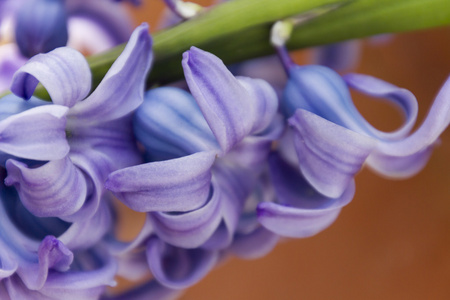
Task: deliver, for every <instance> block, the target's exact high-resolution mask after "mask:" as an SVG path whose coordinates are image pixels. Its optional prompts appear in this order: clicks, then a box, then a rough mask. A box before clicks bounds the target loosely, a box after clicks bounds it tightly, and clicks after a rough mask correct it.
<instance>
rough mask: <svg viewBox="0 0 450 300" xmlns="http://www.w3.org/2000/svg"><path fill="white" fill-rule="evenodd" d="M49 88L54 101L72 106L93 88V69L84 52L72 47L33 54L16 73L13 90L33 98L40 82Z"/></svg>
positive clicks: (18, 94)
mask: <svg viewBox="0 0 450 300" xmlns="http://www.w3.org/2000/svg"><path fill="white" fill-rule="evenodd" d="M38 82H41V83H42V85H43V86H44V87H45V88H46V89H47V91H48V93H49V94H50V97H51V98H52V101H53V103H55V104H59V105H63V106H67V107H72V106H74V105H75V103H77V102H78V101H80V100H82V99H84V98H85V97H86V96H87V95H88V93H89V91H90V89H91V70H90V68H89V65H88V63H87V62H86V59H85V58H84V56H83V55H82V54H81V53H79V52H78V51H76V50H74V49H71V48H66V47H64V48H57V49H55V50H53V51H51V52H49V53H46V54H39V55H36V56H34V57H32V58H31V59H30V60H29V61H28V62H27V63H26V64H25V65H24V66H23V67H21V68H20V69H19V70H18V71H17V72H16V73H15V74H14V77H13V81H12V85H11V91H12V92H13V93H14V94H16V95H17V96H19V97H22V98H24V99H30V98H31V96H32V95H33V92H34V90H35V88H36V86H37V84H38Z"/></svg>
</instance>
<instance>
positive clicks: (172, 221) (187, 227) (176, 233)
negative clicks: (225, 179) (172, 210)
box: [151, 188, 223, 248]
mask: <svg viewBox="0 0 450 300" xmlns="http://www.w3.org/2000/svg"><path fill="white" fill-rule="evenodd" d="M221 201H223V199H221V190H220V189H217V190H216V189H214V188H212V189H211V196H210V199H209V200H208V201H207V202H206V204H205V205H203V206H202V207H200V208H198V209H195V210H193V211H189V212H185V213H182V214H169V213H162V212H154V213H151V220H152V223H153V226H154V229H155V233H156V234H157V235H158V237H159V238H160V239H161V240H163V241H165V242H166V243H169V244H171V245H173V246H176V247H181V248H197V247H199V246H200V245H202V244H203V243H204V242H205V241H206V240H207V239H208V238H209V237H210V236H211V235H212V234H213V232H214V231H215V230H216V228H217V226H219V223H220V221H221V220H222V214H221V206H220V204H221Z"/></svg>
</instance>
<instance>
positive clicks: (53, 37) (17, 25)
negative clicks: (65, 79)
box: [0, 0, 132, 91]
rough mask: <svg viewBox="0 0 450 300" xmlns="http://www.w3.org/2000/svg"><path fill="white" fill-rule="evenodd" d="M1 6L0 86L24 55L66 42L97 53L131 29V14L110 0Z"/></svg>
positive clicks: (23, 1)
mask: <svg viewBox="0 0 450 300" xmlns="http://www.w3.org/2000/svg"><path fill="white" fill-rule="evenodd" d="M0 10H1V12H0V44H1V45H0V91H5V90H7V89H8V88H9V86H10V84H11V80H12V75H13V74H14V73H15V72H16V71H17V70H18V69H19V68H20V67H21V66H22V65H24V64H25V62H26V60H27V58H28V57H31V56H33V55H35V54H37V53H45V52H48V51H50V50H53V49H54V48H56V47H60V46H65V45H66V44H67V45H68V46H69V47H72V48H74V49H77V50H79V51H82V52H83V53H84V54H95V53H98V52H101V51H105V50H107V49H109V48H111V47H113V46H116V45H118V44H120V43H124V42H126V41H127V40H128V38H129V36H130V34H131V32H132V24H131V20H130V17H129V15H128V14H127V13H126V11H125V10H124V9H123V7H122V6H121V5H117V4H115V3H113V2H111V1H89V0H67V1H60V0H57V1H55V0H30V1H28V0H14V1H11V0H6V1H3V2H2V6H1V9H0ZM117 20H121V21H120V22H117ZM86 32H89V34H86ZM14 41H15V42H14Z"/></svg>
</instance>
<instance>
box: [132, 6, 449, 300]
mask: <svg viewBox="0 0 450 300" xmlns="http://www.w3.org/2000/svg"><path fill="white" fill-rule="evenodd" d="M144 2H146V4H145V5H144V6H143V7H141V8H140V9H139V10H138V11H137V12H134V14H135V16H136V22H137V23H140V22H142V21H148V22H149V23H150V24H151V27H152V28H155V27H156V24H157V20H158V18H159V17H158V16H159V14H160V11H161V9H162V7H163V5H162V1H153V0H147V1H144ZM204 2H205V1H203V3H204ZM304 58H305V54H302V53H300V54H298V56H297V59H298V60H299V61H302V60H304ZM355 71H356V72H359V73H365V74H370V75H373V76H376V77H379V78H382V79H384V80H386V81H389V82H391V83H393V84H395V85H398V86H401V87H405V88H407V89H409V90H411V91H412V92H413V93H414V94H415V95H416V97H417V99H418V101H419V109H420V115H419V120H422V119H423V116H424V115H425V113H426V112H427V111H428V108H429V107H430V104H431V102H432V100H433V99H434V96H435V95H436V93H437V91H438V89H439V87H440V86H441V85H442V83H443V82H444V80H445V78H446V77H447V76H448V75H449V73H450V29H448V28H441V29H433V30H428V31H421V32H416V33H407V34H400V35H397V36H396V37H395V38H394V39H393V40H392V41H390V42H389V43H387V44H385V45H373V44H371V43H368V42H364V43H363V45H362V58H361V61H360V63H359V65H358V66H357V68H356V69H355ZM355 97H356V101H357V106H358V107H359V108H360V110H361V112H362V113H363V114H364V115H365V116H366V117H367V118H368V119H369V120H370V121H372V122H373V123H374V124H375V125H377V126H378V127H379V128H381V129H395V126H397V125H398V124H399V123H400V117H399V115H398V114H397V113H396V111H395V110H394V109H392V108H390V107H389V106H386V105H384V104H379V103H376V102H371V101H365V100H366V98H364V97H360V96H359V95H355ZM441 141H442V143H441V144H440V146H439V147H437V148H436V150H435V152H434V154H433V156H432V158H431V161H430V162H429V164H428V165H427V167H426V168H425V169H424V170H423V171H422V172H421V173H420V174H418V175H417V176H415V177H413V178H411V179H408V180H402V181H390V180H386V179H383V178H380V177H378V176H377V175H375V174H373V173H371V172H370V170H367V169H364V170H363V171H362V172H361V173H360V174H358V176H357V178H356V183H357V191H356V196H355V198H354V199H353V201H352V202H351V203H350V204H349V205H348V206H347V207H345V208H344V209H343V211H342V213H341V215H340V216H339V218H338V220H337V221H336V222H335V224H333V225H332V226H331V227H330V228H328V229H327V230H325V231H324V232H322V233H320V234H318V235H317V236H315V237H312V238H308V239H301V240H286V241H285V242H283V243H280V244H279V245H278V246H277V247H276V248H275V249H274V251H272V253H270V254H269V255H267V256H266V257H264V258H262V259H258V260H253V261H244V260H238V259H231V260H230V261H228V262H227V263H226V264H224V265H222V266H220V267H218V268H216V269H215V270H214V271H213V272H211V273H210V274H209V275H208V276H207V277H206V278H205V279H204V280H203V281H202V282H200V283H199V284H197V285H196V286H194V287H192V288H190V289H189V290H188V291H186V293H185V294H184V295H183V297H182V299H184V300H190V299H200V300H201V299H216V300H220V299H450V130H448V131H447V132H445V133H444V134H443V135H442V139H441Z"/></svg>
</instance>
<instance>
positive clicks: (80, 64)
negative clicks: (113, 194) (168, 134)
mask: <svg viewBox="0 0 450 300" xmlns="http://www.w3.org/2000/svg"><path fill="white" fill-rule="evenodd" d="M147 31H148V26H147V25H146V24H143V25H141V26H140V27H138V28H137V29H136V30H135V31H134V33H133V35H132V36H131V38H130V41H129V43H128V44H127V47H126V48H125V50H124V51H123V53H122V54H121V56H120V57H119V58H118V59H117V60H116V62H115V63H114V64H113V66H112V67H111V69H110V70H109V71H108V73H107V75H106V76H105V77H104V79H103V80H102V82H101V83H100V85H99V86H98V87H97V88H96V89H95V90H94V91H93V92H92V93H91V94H90V95H89V96H88V97H86V96H87V95H88V93H89V91H90V88H91V78H90V70H89V66H88V64H87V62H86V60H85V59H84V57H83V56H82V55H81V54H80V53H79V52H77V51H75V50H73V49H70V48H58V49H55V50H54V51H52V52H50V53H48V54H46V55H38V56H35V57H33V58H32V59H30V60H29V61H28V62H27V63H26V64H25V65H24V66H23V67H22V68H21V69H19V71H17V72H16V74H15V76H14V79H13V85H12V86H11V90H12V91H13V93H15V94H16V95H17V96H19V97H22V98H24V99H29V98H30V97H31V96H32V93H33V91H34V89H35V88H36V85H37V83H38V82H39V81H40V82H41V83H42V85H43V86H44V87H46V89H47V91H48V92H49V94H50V97H51V99H52V101H53V103H54V104H56V105H61V106H65V107H68V108H69V109H68V112H67V116H66V118H67V125H66V128H65V131H66V133H67V141H68V143H69V145H70V151H69V153H68V155H67V156H66V157H63V158H62V159H60V160H51V161H49V162H48V163H45V164H44V165H42V166H40V167H37V168H36V167H35V168H32V169H31V168H29V167H28V166H27V165H26V164H24V163H21V162H19V161H16V160H13V159H11V160H8V161H7V162H6V168H7V170H8V178H7V179H6V182H7V184H8V185H14V186H15V187H16V188H17V190H18V191H19V194H20V195H21V198H22V202H24V205H25V206H26V207H27V208H28V209H30V211H31V212H32V213H33V214H35V215H36V216H40V217H63V218H65V219H73V218H75V219H78V218H83V216H84V214H85V213H86V214H87V215H90V214H92V213H94V212H95V211H96V208H97V207H98V205H99V201H100V197H101V194H102V190H103V182H104V180H105V179H106V176H107V174H108V173H110V172H112V171H113V170H115V169H118V168H122V167H125V166H129V165H133V164H136V163H139V162H140V155H139V153H138V152H137V150H136V148H135V144H134V139H133V136H132V133H131V130H132V128H131V115H130V113H131V112H132V111H133V110H134V109H135V108H136V107H138V106H139V105H140V104H141V103H142V101H143V88H144V80H145V75H146V73H147V71H148V69H149V66H150V62H151V57H152V56H151V40H150V37H149V35H148V32H147ZM44 66H47V67H44ZM67 70H71V71H70V72H68V71H67ZM122 78H129V79H130V81H123V80H122ZM85 98H86V99H85ZM60 174H65V176H61V175H60ZM61 180H64V181H61ZM50 182H53V183H54V184H55V186H56V187H59V190H56V191H52V190H40V188H41V187H42V185H46V184H49V183H50ZM63 183H64V184H63ZM89 190H92V191H91V193H88V191H89ZM86 196H89V197H92V198H91V199H88V200H86ZM43 199H46V201H48V204H49V205H48V206H44V207H43V206H42V205H41V204H40V203H41V202H40V201H43ZM50 203H52V204H53V205H50ZM84 204H86V205H84ZM82 208H83V209H82ZM80 209H82V210H83V211H84V212H85V213H84V212H83V213H81V212H80ZM75 215H76V216H75Z"/></svg>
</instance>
